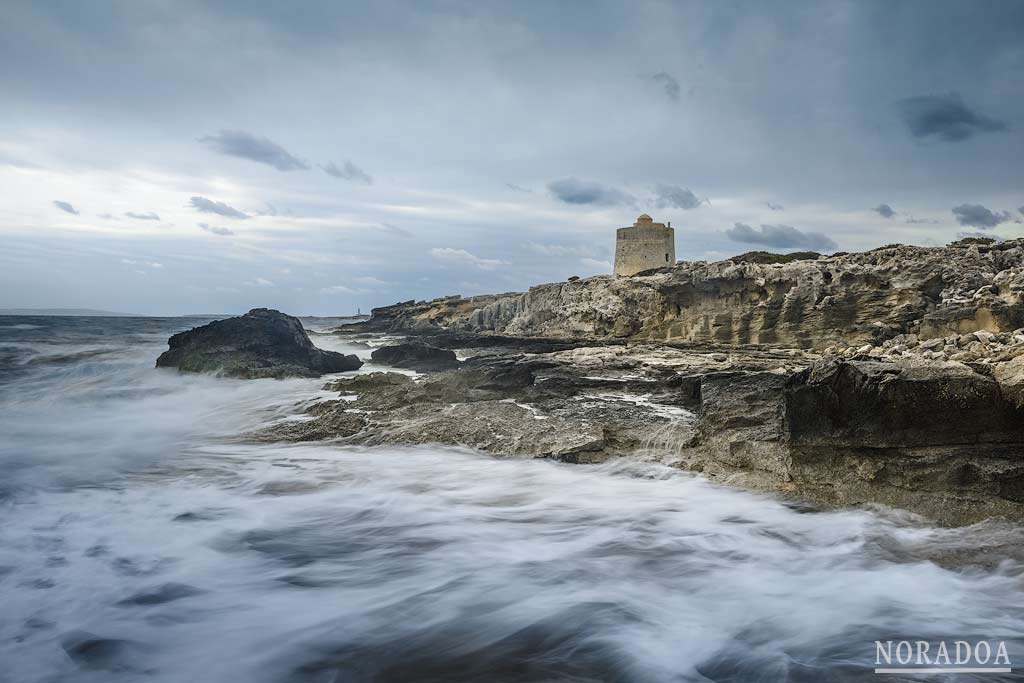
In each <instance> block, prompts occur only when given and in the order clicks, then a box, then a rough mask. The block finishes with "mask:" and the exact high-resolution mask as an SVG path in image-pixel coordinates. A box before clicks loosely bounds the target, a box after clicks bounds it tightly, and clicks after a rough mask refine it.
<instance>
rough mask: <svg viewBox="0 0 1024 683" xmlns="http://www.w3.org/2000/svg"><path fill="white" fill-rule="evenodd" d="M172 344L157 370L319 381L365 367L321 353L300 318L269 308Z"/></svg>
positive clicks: (176, 337)
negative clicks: (318, 378) (325, 377)
mask: <svg viewBox="0 0 1024 683" xmlns="http://www.w3.org/2000/svg"><path fill="white" fill-rule="evenodd" d="M167 343H168V346H169V347H170V348H169V349H168V350H167V351H165V352H163V353H162V354H160V357H159V358H157V361H156V366H157V367H158V368H178V369H179V370H181V371H183V372H210V373H217V374H220V375H223V376H226V377H241V378H244V379H256V378H260V377H276V378H281V377H319V376H320V375H324V374H327V373H331V372H344V371H347V370H357V369H358V368H359V367H360V366H361V365H362V364H363V363H362V361H360V360H359V358H357V357H356V356H354V355H344V354H341V353H337V352H335V351H323V350H321V349H318V348H317V347H315V346H313V342H311V341H310V340H309V336H308V335H307V334H306V330H305V329H303V327H302V323H301V322H300V321H299V319H298V318H295V317H292V316H290V315H285V314H284V313H281V312H280V311H275V310H272V309H268V308H254V309H253V310H251V311H249V312H248V313H246V314H245V315H243V316H239V317H237V318H228V319H227V320H216V321H214V322H212V323H209V324H207V325H203V326H201V327H196V328H193V329H191V330H188V331H186V332H179V333H178V334H176V335H174V336H172V337H171V338H170V339H169V340H168V342H167Z"/></svg>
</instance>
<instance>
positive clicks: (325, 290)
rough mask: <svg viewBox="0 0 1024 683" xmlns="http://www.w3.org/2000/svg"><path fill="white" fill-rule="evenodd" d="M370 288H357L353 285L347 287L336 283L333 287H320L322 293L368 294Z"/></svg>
mask: <svg viewBox="0 0 1024 683" xmlns="http://www.w3.org/2000/svg"><path fill="white" fill-rule="evenodd" d="M369 291H370V290H368V289H357V288H353V287H346V286H345V285H334V286H333V287H322V288H321V289H320V293H321V294H368V293H369Z"/></svg>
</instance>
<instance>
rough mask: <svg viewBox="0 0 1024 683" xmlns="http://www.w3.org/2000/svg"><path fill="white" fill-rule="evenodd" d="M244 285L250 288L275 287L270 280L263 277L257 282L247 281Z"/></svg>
mask: <svg viewBox="0 0 1024 683" xmlns="http://www.w3.org/2000/svg"><path fill="white" fill-rule="evenodd" d="M242 284H244V285H247V286H249V287H273V286H274V283H273V282H271V281H270V280H268V279H266V278H263V277H258V278H256V279H255V280H246V281H245V282H243V283H242Z"/></svg>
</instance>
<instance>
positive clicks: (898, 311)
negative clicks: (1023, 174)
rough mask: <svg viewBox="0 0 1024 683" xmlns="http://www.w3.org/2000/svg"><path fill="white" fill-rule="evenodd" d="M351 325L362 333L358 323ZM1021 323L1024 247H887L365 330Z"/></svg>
mask: <svg viewBox="0 0 1024 683" xmlns="http://www.w3.org/2000/svg"><path fill="white" fill-rule="evenodd" d="M355 327H358V325H357V326H355ZM1021 327H1024V241H1021V240H1011V241H1007V242H1003V243H1000V244H997V245H966V244H959V245H952V246H949V247H937V248H925V247H912V246H905V245H895V246H890V247H882V248H879V249H874V250H872V251H869V252H864V253H859V254H843V255H838V256H825V257H822V258H819V259H817V260H801V261H794V262H791V263H784V264H764V263H750V262H734V261H719V262H716V263H705V262H702V261H698V262H689V263H687V262H684V263H681V264H679V265H678V266H677V267H675V268H673V269H668V270H666V271H665V272H663V273H657V274H654V275H649V276H639V277H630V278H615V277H612V276H597V277H591V278H587V279H583V280H576V281H573V282H558V283H552V284H545V285H538V286H536V287H532V288H531V289H530V290H529V291H528V292H524V293H510V294H499V295H489V296H482V297H472V298H462V297H446V298H443V299H436V300H433V301H421V302H412V301H410V302H404V303H401V304H396V305H394V306H388V307H385V308H379V309H374V312H373V317H372V318H371V320H370V321H369V322H368V323H366V324H364V329H371V330H376V331H388V332H407V333H416V334H436V333H439V332H443V331H448V332H483V333H497V334H505V335H523V336H546V337H555V338H579V337H583V338H589V339H626V338H629V339H646V340H661V341H671V342H700V343H705V342H718V343H726V344H770V345H783V346H791V347H799V348H813V349H818V350H821V349H824V348H825V347H826V346H828V345H830V344H834V343H837V342H842V343H845V344H847V345H849V344H858V345H860V344H866V343H877V342H880V341H881V340H884V339H888V338H891V337H894V336H896V335H899V334H913V335H916V336H917V337H919V338H920V339H930V338H933V337H938V336H945V335H949V334H966V333H970V332H973V331H976V330H988V331H992V332H1009V331H1012V330H1015V329H1017V328H1021Z"/></svg>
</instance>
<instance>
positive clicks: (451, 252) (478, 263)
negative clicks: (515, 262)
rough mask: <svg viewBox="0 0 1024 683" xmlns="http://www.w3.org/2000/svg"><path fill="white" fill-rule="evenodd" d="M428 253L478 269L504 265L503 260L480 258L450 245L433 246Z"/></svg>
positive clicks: (439, 258) (449, 261)
mask: <svg viewBox="0 0 1024 683" xmlns="http://www.w3.org/2000/svg"><path fill="white" fill-rule="evenodd" d="M430 255H431V256H433V257H434V258H435V259H437V260H438V261H445V262H448V263H455V264H462V265H468V266H473V267H475V268H479V269H480V270H494V269H495V268H497V267H498V266H503V265H506V262H505V261H501V260H499V259H493V258H480V257H479V256H476V255H475V254H471V253H469V252H468V251H466V250H465V249H452V248H451V247H434V248H433V249H431V250H430Z"/></svg>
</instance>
